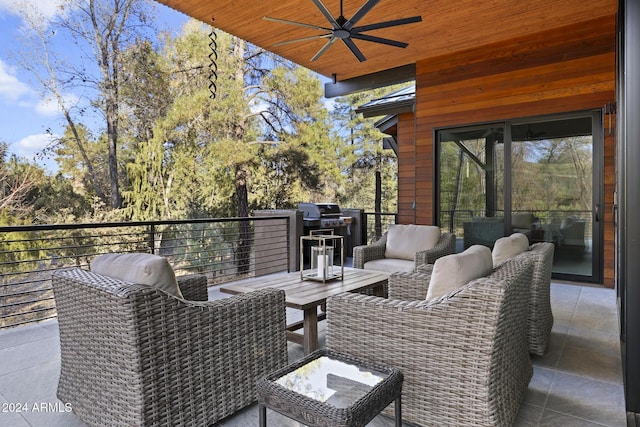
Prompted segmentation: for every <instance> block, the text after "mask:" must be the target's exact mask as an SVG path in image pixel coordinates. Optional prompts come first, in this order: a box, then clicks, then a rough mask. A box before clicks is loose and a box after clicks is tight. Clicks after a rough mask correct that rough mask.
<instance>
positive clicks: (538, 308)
mask: <svg viewBox="0 0 640 427" xmlns="http://www.w3.org/2000/svg"><path fill="white" fill-rule="evenodd" d="M553 253H554V246H553V243H544V242H543V243H535V244H534V245H532V246H531V247H529V250H528V251H527V252H525V253H524V254H522V255H524V256H526V257H529V258H531V259H532V260H533V277H532V280H531V284H530V285H529V289H530V297H529V314H528V319H529V320H528V326H527V334H528V340H529V352H530V353H531V354H535V355H537V356H542V355H543V354H544V352H545V350H546V348H547V344H548V343H549V337H550V336H551V329H552V328H553V313H552V311H551V269H552V267H553ZM432 270H433V265H432V264H429V265H423V266H420V267H418V269H417V270H416V272H415V273H393V274H391V275H390V276H389V283H388V286H387V292H388V295H389V298H393V299H400V300H406V301H411V300H415V299H424V297H425V295H427V289H428V288H429V279H430V277H431V271H432Z"/></svg>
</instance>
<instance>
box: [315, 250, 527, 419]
mask: <svg viewBox="0 0 640 427" xmlns="http://www.w3.org/2000/svg"><path fill="white" fill-rule="evenodd" d="M532 268H533V267H532V263H531V260H530V259H529V258H525V257H515V258H513V259H511V260H508V261H507V262H505V263H504V264H503V265H502V266H501V267H500V270H499V271H494V273H493V274H492V275H491V276H489V277H485V278H480V279H476V280H473V281H471V282H469V283H468V284H467V285H464V286H462V288H460V289H457V290H454V291H451V292H449V293H448V294H446V295H444V296H442V297H441V298H439V299H436V300H433V301H431V302H426V301H425V300H424V296H425V294H426V290H425V292H424V293H421V297H420V298H419V299H418V300H412V301H407V300H398V299H382V298H378V297H373V296H366V295H360V294H340V295H337V296H335V297H332V298H329V299H328V301H327V311H328V317H327V319H328V325H327V348H329V349H331V350H335V351H339V352H344V353H346V354H350V355H352V356H354V357H359V358H364V359H368V360H371V361H373V362H379V363H384V364H388V365H390V366H394V367H396V368H399V369H400V370H401V371H402V372H403V374H404V384H403V392H402V417H403V420H404V421H407V422H410V423H414V424H418V425H424V426H433V425H470V426H471V425H473V426H506V425H511V424H512V423H513V421H514V419H515V418H516V416H517V414H518V411H519V408H520V405H521V403H522V401H523V399H524V396H525V393H526V391H527V387H528V383H529V381H530V380H531V376H532V374H533V369H532V365H531V360H530V358H529V353H528V343H527V337H526V315H523V313H526V312H527V301H528V299H529V291H528V286H529V283H530V281H531V275H532ZM396 286H397V284H394V285H393V286H391V289H390V293H391V294H392V295H398V294H400V291H398V290H397V289H396ZM385 411H388V412H391V411H392V408H391V407H389V408H387V409H386V410H385Z"/></svg>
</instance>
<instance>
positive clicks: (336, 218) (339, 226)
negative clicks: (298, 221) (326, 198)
mask: <svg viewBox="0 0 640 427" xmlns="http://www.w3.org/2000/svg"><path fill="white" fill-rule="evenodd" d="M298 210H301V211H302V213H303V215H302V223H303V226H304V234H309V233H310V232H313V231H316V230H320V229H327V230H333V232H334V234H340V235H342V234H343V233H344V230H345V229H346V227H347V225H349V224H351V221H352V218H351V217H350V216H342V211H341V210H340V206H338V204H336V203H299V204H298Z"/></svg>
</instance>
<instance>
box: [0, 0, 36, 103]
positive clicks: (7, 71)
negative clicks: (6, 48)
mask: <svg viewBox="0 0 640 427" xmlns="http://www.w3.org/2000/svg"><path fill="white" fill-rule="evenodd" d="M0 1H3V0H0ZM30 92H31V89H30V88H29V86H28V85H27V84H25V83H23V82H21V81H20V80H19V79H18V78H17V77H16V76H15V69H14V68H12V67H10V66H9V65H7V64H6V63H5V62H3V61H2V59H0V99H6V100H8V101H11V102H15V101H17V100H18V99H19V98H20V97H22V96H24V95H27V94H29V93H30Z"/></svg>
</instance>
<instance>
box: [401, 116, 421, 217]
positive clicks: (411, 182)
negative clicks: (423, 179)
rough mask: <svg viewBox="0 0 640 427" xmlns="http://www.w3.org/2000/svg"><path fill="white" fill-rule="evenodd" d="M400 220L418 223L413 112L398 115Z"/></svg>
mask: <svg viewBox="0 0 640 427" xmlns="http://www.w3.org/2000/svg"><path fill="white" fill-rule="evenodd" d="M397 138H398V222H399V223H401V224H416V223H417V221H416V216H415V212H416V211H415V209H414V204H413V203H414V200H415V199H416V188H417V186H416V185H415V184H416V171H417V168H416V157H417V156H416V155H415V153H414V150H415V149H416V144H415V137H414V116H413V113H403V114H400V115H398V135H397Z"/></svg>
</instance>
